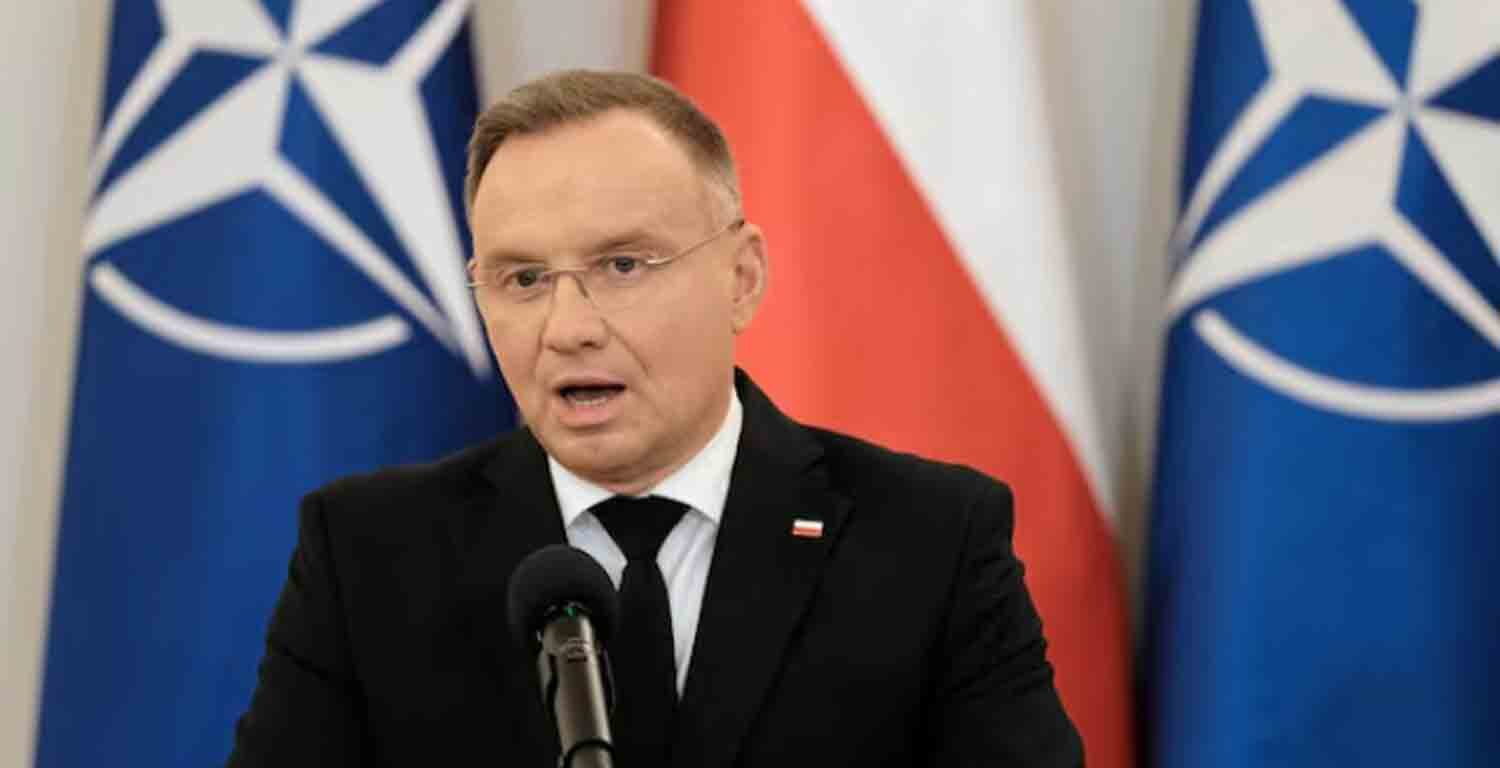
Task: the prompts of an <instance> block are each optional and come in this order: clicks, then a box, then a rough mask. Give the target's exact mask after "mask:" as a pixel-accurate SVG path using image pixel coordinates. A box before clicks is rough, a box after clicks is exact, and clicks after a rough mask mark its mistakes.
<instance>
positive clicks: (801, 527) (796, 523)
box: [792, 517, 823, 539]
mask: <svg viewBox="0 0 1500 768" xmlns="http://www.w3.org/2000/svg"><path fill="white" fill-rule="evenodd" d="M792 535H793V536H795V537H797V538H799V539H821V538H823V521H822V520H803V519H802V518H800V517H799V518H797V519H795V520H793V521H792Z"/></svg>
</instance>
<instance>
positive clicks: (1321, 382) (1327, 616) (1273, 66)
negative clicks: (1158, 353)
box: [1144, 0, 1500, 768]
mask: <svg viewBox="0 0 1500 768" xmlns="http://www.w3.org/2000/svg"><path fill="white" fill-rule="evenodd" d="M1481 6H1483V7H1481ZM1495 13H1496V11H1495V10H1494V9H1492V8H1489V7H1488V6H1484V4H1473V3H1424V4H1421V5H1420V6H1418V5H1414V4H1413V3H1410V2H1401V1H1397V0H1342V1H1340V0H1305V1H1303V2H1295V3H1271V2H1257V1H1255V0H1203V2H1202V4H1201V8H1200V12H1199V19H1198V35H1197V43H1196V46H1197V49H1196V53H1195V56H1194V60H1193V67H1194V70H1193V75H1192V95H1191V103H1190V106H1189V117H1188V123H1187V133H1186V137H1187V141H1186V150H1185V153H1184V158H1183V171H1182V193H1183V197H1182V213H1181V218H1180V221H1179V225H1178V229H1177V231H1176V236H1175V243H1174V246H1175V247H1174V256H1175V263H1174V268H1173V272H1172V278H1171V284H1170V289H1169V292H1168V293H1169V299H1168V302H1169V303H1168V315H1169V330H1168V338H1167V359H1166V368H1165V372H1164V379H1163V393H1162V421H1161V428H1160V440H1159V448H1158V452H1159V453H1158V462H1157V479H1156V485H1155V494H1154V504H1155V508H1154V516H1153V521H1152V527H1151V538H1150V552H1151V561H1150V566H1149V571H1148V573H1149V575H1148V607H1147V624H1148V630H1147V640H1146V654H1145V669H1144V673H1145V685H1146V689H1147V690H1146V710H1145V713H1144V718H1145V722H1146V723H1147V728H1148V737H1149V738H1148V740H1149V743H1150V749H1151V754H1152V755H1153V764H1155V765H1159V766H1170V767H1172V768H1176V767H1178V766H1182V767H1184V768H1186V767H1187V766H1193V767H1194V768H1197V767H1198V766H1215V768H1235V767H1237V766H1291V767H1292V768H1296V767H1297V766H1411V765H1422V766H1473V765H1492V764H1494V761H1495V760H1496V756H1497V755H1500V588H1497V587H1500V261H1497V254H1500V27H1497V26H1496V24H1495V23H1494V22H1495V20H1496V18H1497V17H1496V15H1495Z"/></svg>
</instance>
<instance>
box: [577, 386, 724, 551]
mask: <svg viewBox="0 0 1500 768" xmlns="http://www.w3.org/2000/svg"><path fill="white" fill-rule="evenodd" d="M743 425H744V409H743V408H742V407H741V406H740V397H739V394H738V393H736V392H733V391H731V392H730V395H729V412H728V413H726V414H724V423H723V424H720V425H719V431H718V432H715V433H714V436H713V438H711V439H710V440H709V441H708V444H707V445H705V446H703V448H702V450H700V451H698V454H697V455H696V456H694V457H693V458H692V459H690V460H689V461H688V463H686V464H684V465H682V466H681V467H678V468H677V471H676V472H673V473H672V474H670V475H668V476H667V477H666V478H665V479H663V480H662V481H661V482H660V483H657V484H656V485H655V486H654V487H652V488H650V489H647V490H646V491H645V492H644V493H642V494H641V495H642V496H663V497H665V498H668V499H672V500H673V501H679V502H682V503H683V504H686V505H687V506H689V507H691V508H693V509H695V510H697V511H698V512H699V513H701V514H702V515H704V516H705V517H707V518H708V519H709V520H710V521H712V522H713V523H714V524H715V525H717V524H718V522H719V518H720V517H721V516H723V514H724V502H725V500H726V499H727V498H728V497H729V476H730V473H731V472H732V471H733V470H734V457H735V454H736V453H737V452H738V451H739V445H740V430H741V428H742V427H743ZM547 468H548V469H549V470H550V471H551V472H552V487H553V488H554V489H556V491H557V508H558V509H559V510H560V511H561V512H562V521H563V527H564V528H568V527H571V526H572V525H573V523H574V522H576V521H577V520H578V517H579V515H582V514H583V513H584V512H586V511H588V509H589V508H590V507H592V506H594V505H595V504H598V503H599V502H601V501H604V500H605V499H607V498H609V497H611V496H614V495H615V493H614V492H613V491H610V490H608V489H606V488H601V487H600V486H598V485H595V484H594V483H591V482H589V481H588V480H585V479H583V478H581V477H579V476H578V475H576V474H574V473H573V472H572V471H571V470H569V469H568V468H567V467H564V466H563V465H562V464H560V463H558V461H557V459H554V458H552V456H551V455H550V454H549V455H548V456H547Z"/></svg>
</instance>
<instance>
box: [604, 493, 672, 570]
mask: <svg viewBox="0 0 1500 768" xmlns="http://www.w3.org/2000/svg"><path fill="white" fill-rule="evenodd" d="M590 511H592V512H593V513H594V517H597V518H598V519H599V522H601V523H603V524H604V530H606V531H609V535H610V537H611V538H613V539H614V540H615V543H616V544H619V545H620V550H621V551H623V552H624V553H625V558H626V559H627V560H655V559H656V551H657V550H658V549H661V543H662V542H663V541H666V539H667V534H669V533H671V532H672V528H673V527H675V526H676V525H677V521H678V520H681V519H682V513H683V512H686V511H687V507H686V506H684V505H683V504H681V503H680V502H676V501H672V500H671V499H666V498H662V497H661V496H646V497H644V498H635V497H632V496H612V497H610V498H608V499H605V500H604V501H601V502H599V503H598V504H595V505H594V507H593V509H592V510H590Z"/></svg>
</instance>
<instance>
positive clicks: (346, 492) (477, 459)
mask: <svg viewBox="0 0 1500 768" xmlns="http://www.w3.org/2000/svg"><path fill="white" fill-rule="evenodd" d="M514 439H515V438H514V437H513V436H512V435H505V436H501V437H499V438H495V439H492V440H489V441H486V442H484V443H480V444H477V445H473V446H469V447H467V448H464V449H462V450H459V451H456V452H454V453H452V454H449V455H447V456H444V457H442V458H439V459H437V460H435V461H431V462H426V463H421V464H406V465H399V466H392V467H385V468H382V469H379V470H376V471H373V472H365V473H360V474H354V475H349V476H347V477H343V478H340V479H338V480H334V481H333V482H331V483H329V484H327V485H325V486H323V487H321V488H318V489H317V490H315V491H313V492H311V493H309V494H308V495H307V497H306V499H305V500H304V502H303V508H304V510H307V509H309V508H316V509H318V510H320V512H321V514H323V515H325V516H327V517H328V519H329V523H330V524H338V525H339V526H340V527H343V526H346V525H354V526H355V527H357V528H365V529H369V528H383V527H388V526H397V527H405V525H406V524H409V523H413V522H417V521H419V520H428V519H431V518H432V517H433V516H441V515H442V514H444V513H445V511H447V510H452V509H457V508H460V507H462V506H463V505H464V504H465V503H466V502H467V501H468V500H470V499H473V498H475V497H476V496H478V495H480V494H482V493H485V492H486V489H487V488H488V482H489V481H488V480H487V479H486V478H485V476H484V470H485V468H486V467H487V466H488V465H489V464H490V462H492V461H493V460H494V459H495V458H496V457H497V456H498V455H499V454H500V453H501V452H502V450H503V448H504V446H505V445H506V444H507V443H508V442H509V441H511V440H514Z"/></svg>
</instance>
